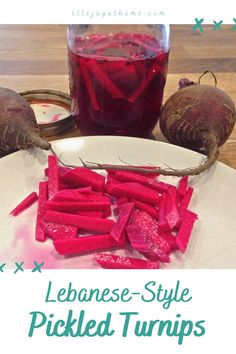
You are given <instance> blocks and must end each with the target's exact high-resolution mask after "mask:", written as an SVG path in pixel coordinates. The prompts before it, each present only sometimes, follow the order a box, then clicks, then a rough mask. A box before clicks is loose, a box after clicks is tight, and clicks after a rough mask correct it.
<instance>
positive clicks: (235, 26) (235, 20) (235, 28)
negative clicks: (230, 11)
mask: <svg viewBox="0 0 236 354" xmlns="http://www.w3.org/2000/svg"><path fill="white" fill-rule="evenodd" d="M233 20H234V23H235V24H234V25H233V27H231V28H230V29H231V30H236V18H233Z"/></svg>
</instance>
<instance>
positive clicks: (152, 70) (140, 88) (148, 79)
mask: <svg viewBox="0 0 236 354" xmlns="http://www.w3.org/2000/svg"><path fill="white" fill-rule="evenodd" d="M159 71H160V66H159V65H158V64H157V63H155V64H153V65H152V67H151V68H150V69H149V73H148V75H147V77H146V78H145V80H143V81H142V82H141V84H140V85H139V86H138V87H137V89H136V90H135V91H134V92H133V93H132V95H131V97H130V98H129V99H128V100H129V101H130V102H131V103H135V102H136V101H137V99H138V98H139V97H140V96H141V94H142V93H143V92H144V91H145V90H146V88H147V87H148V85H149V84H150V82H151V81H152V80H153V78H154V77H155V76H156V75H157V74H158V72H159Z"/></svg>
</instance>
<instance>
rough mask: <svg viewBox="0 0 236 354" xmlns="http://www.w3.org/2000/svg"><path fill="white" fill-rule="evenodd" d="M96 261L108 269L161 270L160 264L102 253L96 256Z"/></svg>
mask: <svg viewBox="0 0 236 354" xmlns="http://www.w3.org/2000/svg"><path fill="white" fill-rule="evenodd" d="M95 259H96V261H97V262H98V264H100V266H101V267H103V268H107V269H159V262H152V261H147V260H144V259H139V258H131V257H121V256H116V255H112V254H106V253H100V254H96V255H95Z"/></svg>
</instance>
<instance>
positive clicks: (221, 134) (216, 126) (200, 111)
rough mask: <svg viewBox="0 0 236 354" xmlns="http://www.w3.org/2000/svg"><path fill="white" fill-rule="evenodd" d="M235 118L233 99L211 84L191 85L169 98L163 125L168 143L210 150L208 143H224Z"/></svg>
mask: <svg viewBox="0 0 236 354" xmlns="http://www.w3.org/2000/svg"><path fill="white" fill-rule="evenodd" d="M235 119H236V113H235V106H234V103H233V101H232V100H231V98H230V97H229V96H228V95H227V94H226V93H225V92H224V91H222V90H221V89H219V88H217V87H215V86H210V85H195V84H190V85H187V86H186V87H184V88H181V89H180V90H178V91H177V92H175V93H174V94H173V95H172V96H170V98H169V99H168V100H167V101H166V103H165V104H164V106H163V109H162V112H161V115H160V120H159V122H160V128H161V131H162V133H163V134H164V136H165V137H166V138H167V139H168V141H169V142H171V143H173V144H176V145H180V146H183V147H186V148H189V149H192V150H196V151H202V152H205V153H208V152H209V144H210V145H211V143H216V144H217V145H218V146H221V145H223V144H224V143H225V142H226V140H227V139H228V138H229V136H230V134H231V132H232V130H233V127H234V124H235Z"/></svg>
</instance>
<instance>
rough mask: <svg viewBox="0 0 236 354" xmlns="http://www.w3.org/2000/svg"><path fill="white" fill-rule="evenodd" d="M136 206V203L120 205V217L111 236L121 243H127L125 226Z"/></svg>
mask: <svg viewBox="0 0 236 354" xmlns="http://www.w3.org/2000/svg"><path fill="white" fill-rule="evenodd" d="M133 208H134V203H125V204H123V205H121V207H120V209H119V210H120V213H119V217H118V219H117V221H116V223H115V224H114V226H113V228H112V230H111V236H112V237H114V239H115V240H116V241H117V242H118V243H119V244H122V245H124V244H125V243H126V232H125V228H126V225H127V224H128V222H129V219H130V216H131V213H132V211H133Z"/></svg>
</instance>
